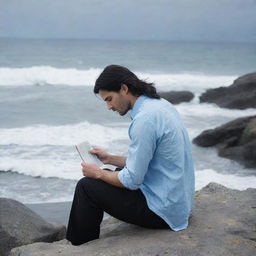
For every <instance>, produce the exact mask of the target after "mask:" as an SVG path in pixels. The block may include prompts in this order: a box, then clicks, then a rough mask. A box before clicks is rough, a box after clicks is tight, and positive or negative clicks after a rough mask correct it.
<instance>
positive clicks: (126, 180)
mask: <svg viewBox="0 0 256 256" xmlns="http://www.w3.org/2000/svg"><path fill="white" fill-rule="evenodd" d="M118 179H119V180H120V182H121V183H122V184H123V185H124V186H125V187H126V188H128V189H131V190H136V189H138V188H139V186H138V185H136V184H134V182H133V180H132V178H131V175H130V173H129V170H128V169H127V168H126V167H124V168H123V169H122V170H121V171H119V173H118Z"/></svg>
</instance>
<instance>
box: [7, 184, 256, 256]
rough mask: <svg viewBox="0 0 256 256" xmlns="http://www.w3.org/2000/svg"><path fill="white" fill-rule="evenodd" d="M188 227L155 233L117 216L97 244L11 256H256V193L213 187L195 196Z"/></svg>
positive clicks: (35, 247)
mask: <svg viewBox="0 0 256 256" xmlns="http://www.w3.org/2000/svg"><path fill="white" fill-rule="evenodd" d="M195 198H196V200H195V201H196V207H195V209H194V211H193V214H192V217H191V220H190V226H189V228H188V229H186V230H183V231H179V232H173V231H170V230H151V229H144V228H140V227H136V226H134V225H130V224H126V223H123V222H121V221H118V220H115V219H113V218H109V219H107V220H106V221H105V222H104V223H103V225H102V229H103V232H102V233H103V234H102V235H101V238H100V239H98V240H94V241H91V242H89V243H86V244H84V245H81V246H72V245H70V244H69V243H67V241H66V240H62V241H60V242H56V243H51V244H50V243H35V244H30V245H26V246H22V247H18V248H15V249H13V250H12V251H11V254H10V256H35V255H40V256H46V255H47V256H55V255H62V256H70V255H76V256H82V255H83V256H86V255H88V256H89V255H90V256H96V255H97V256H100V255H105V256H110V255H113V256H114V255H115V256H118V255H122V256H128V255H129V256H131V255H136V256H137V255H138V256H140V255H141V256H142V255H159V256H163V255H170V256H181V255H189V256H204V255H208V256H217V255H225V256H231V255H232V256H233V255H243V256H249V255H250V256H251V255H256V233H255V224H256V218H255V213H256V189H247V190H245V191H238V190H231V189H227V188H225V187H223V186H221V185H218V184H214V183H211V184H209V185H208V186H207V187H205V188H204V189H202V190H201V191H199V192H197V194H196V197H195Z"/></svg>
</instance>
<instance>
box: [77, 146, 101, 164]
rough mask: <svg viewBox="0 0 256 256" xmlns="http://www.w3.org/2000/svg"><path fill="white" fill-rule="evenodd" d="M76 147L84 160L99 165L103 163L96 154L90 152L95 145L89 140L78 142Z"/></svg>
mask: <svg viewBox="0 0 256 256" xmlns="http://www.w3.org/2000/svg"><path fill="white" fill-rule="evenodd" d="M75 147H76V150H77V152H78V154H79V156H80V157H81V159H82V161H83V162H88V163H94V164H96V165H98V166H99V167H101V166H102V165H103V162H102V161H100V159H99V158H98V157H97V156H96V155H94V154H91V153H90V152H89V151H90V150H91V149H92V148H93V147H92V146H91V145H90V144H89V143H88V142H87V141H84V142H82V143H80V144H77V145H75Z"/></svg>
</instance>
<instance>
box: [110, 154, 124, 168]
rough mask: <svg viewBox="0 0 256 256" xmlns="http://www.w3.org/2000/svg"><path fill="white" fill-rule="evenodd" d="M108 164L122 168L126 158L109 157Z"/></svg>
mask: <svg viewBox="0 0 256 256" xmlns="http://www.w3.org/2000/svg"><path fill="white" fill-rule="evenodd" d="M108 164H111V165H115V166H118V167H122V168H123V167H124V166H125V164H126V157H125V156H116V155H109V160H108Z"/></svg>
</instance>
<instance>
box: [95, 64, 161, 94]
mask: <svg viewBox="0 0 256 256" xmlns="http://www.w3.org/2000/svg"><path fill="white" fill-rule="evenodd" d="M122 84H125V85H127V87H128V88H129V92H130V93H131V94H132V95H134V96H140V95H145V96H148V97H150V98H155V99H160V96H159V95H158V94H157V92H156V88H155V87H154V84H153V83H147V82H145V81H143V80H140V79H139V78H138V77H137V76H136V75H135V74H134V73H132V72H131V71H130V70H129V69H128V68H126V67H123V66H119V65H109V66H107V67H106V68H105V69H104V70H103V71H102V73H101V74H100V76H99V77H98V78H97V80H96V82H95V86H94V93H99V90H105V91H114V92H119V91H120V89H121V86H122Z"/></svg>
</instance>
